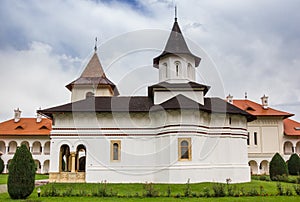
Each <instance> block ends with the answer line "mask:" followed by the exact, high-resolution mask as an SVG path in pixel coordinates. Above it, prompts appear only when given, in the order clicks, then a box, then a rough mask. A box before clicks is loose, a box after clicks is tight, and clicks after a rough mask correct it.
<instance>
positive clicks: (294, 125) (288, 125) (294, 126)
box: [283, 119, 300, 136]
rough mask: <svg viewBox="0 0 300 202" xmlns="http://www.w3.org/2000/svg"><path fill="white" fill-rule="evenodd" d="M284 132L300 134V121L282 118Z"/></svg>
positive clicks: (286, 133) (293, 134)
mask: <svg viewBox="0 0 300 202" xmlns="http://www.w3.org/2000/svg"><path fill="white" fill-rule="evenodd" d="M283 125H284V134H285V135H292V136H298V135H299V136H300V123H299V122H297V121H294V120H292V119H284V120H283Z"/></svg>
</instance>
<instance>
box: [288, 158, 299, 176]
mask: <svg viewBox="0 0 300 202" xmlns="http://www.w3.org/2000/svg"><path fill="white" fill-rule="evenodd" d="M288 170H289V174H290V175H298V174H299V173H300V158H299V156H298V154H292V155H291V156H290V158H289V161H288Z"/></svg>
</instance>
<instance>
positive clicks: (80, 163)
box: [76, 144, 86, 172]
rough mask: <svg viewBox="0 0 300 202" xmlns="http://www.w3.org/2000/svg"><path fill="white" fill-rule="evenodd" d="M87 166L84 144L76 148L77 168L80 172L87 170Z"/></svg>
mask: <svg viewBox="0 0 300 202" xmlns="http://www.w3.org/2000/svg"><path fill="white" fill-rule="evenodd" d="M85 167H86V147H85V146H84V145H82V144H80V145H78V146H77V149H76V170H77V171H78V172H85Z"/></svg>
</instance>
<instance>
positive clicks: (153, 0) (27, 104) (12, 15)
mask: <svg viewBox="0 0 300 202" xmlns="http://www.w3.org/2000/svg"><path fill="white" fill-rule="evenodd" d="M174 2H176V4H177V7H178V20H179V24H180V26H181V28H182V30H183V34H184V36H185V37H186V38H187V39H190V40H192V41H193V42H194V43H195V44H196V45H198V46H199V47H201V48H202V49H204V52H205V53H207V55H205V53H203V51H202V53H203V54H204V55H199V56H200V57H202V58H203V61H202V62H201V64H200V67H199V68H198V70H197V72H198V75H199V80H200V81H205V82H206V84H208V85H211V87H212V89H211V90H210V91H211V93H210V95H211V96H224V95H225V94H228V93H231V94H233V95H234V96H235V97H236V98H243V95H244V92H245V91H247V92H248V94H249V99H252V100H254V101H258V102H260V100H259V98H260V97H261V96H262V95H263V94H267V95H269V97H270V103H271V104H274V106H276V107H277V106H278V107H280V108H281V109H282V110H290V109H293V111H292V113H296V114H299V115H300V109H298V108H300V107H298V108H297V107H294V106H295V103H300V93H299V91H300V85H299V82H298V78H297V77H298V74H299V65H300V61H299V52H300V40H299V35H300V28H299V26H296V25H297V24H298V22H299V20H300V13H299V12H298V9H297V8H298V7H299V1H297V0H289V1H287V2H283V1H280V0H265V1H259V0H243V1H240V0H228V1H211V0H203V1H198V0H188V1H187V0H181V1H173V0H146V1H139V3H140V5H141V7H139V6H127V5H126V4H125V3H124V2H123V3H119V2H118V1H113V2H112V3H103V2H101V1H83V0H79V1H71V0H65V1H62V0H53V1H43V2H40V1H34V0H31V1H26V2H25V1H9V0H6V1H5V0H4V1H1V3H0V17H1V18H2V19H5V21H4V20H3V21H1V22H0V26H1V27H2V29H1V31H0V37H1V38H0V45H2V48H1V47H0V65H1V66H0V72H1V75H0V79H1V82H2V86H1V87H0V88H1V89H0V90H1V93H2V96H3V97H4V98H3V99H2V100H3V101H2V103H1V105H2V106H1V109H2V110H1V112H0V118H2V119H5V118H9V117H10V116H11V114H12V110H13V108H16V107H20V108H21V109H22V108H23V109H24V110H23V111H26V113H28V114H33V108H34V109H35V108H37V107H39V106H42V107H48V106H53V105H58V104H61V103H62V102H67V101H68V100H69V93H68V91H67V90H66V89H65V88H64V86H65V85H66V84H67V83H68V82H70V81H72V80H73V79H75V78H77V77H78V76H79V75H80V72H81V70H82V68H83V65H82V64H80V62H81V60H83V59H85V60H87V59H88V58H89V55H90V54H91V51H92V48H93V46H94V38H95V37H96V36H98V38H99V44H100V49H99V56H100V59H101V60H102V63H103V65H105V66H104V68H108V67H106V66H107V65H108V66H109V65H111V64H110V62H111V61H112V60H114V59H116V57H119V56H120V53H129V52H130V50H137V48H141V47H139V46H137V45H138V44H142V46H143V47H142V48H144V51H142V52H144V54H142V53H141V51H140V52H139V53H134V54H127V55H126V57H123V58H121V59H120V60H119V61H118V62H117V63H118V64H117V63H116V64H114V65H115V66H114V67H113V69H115V71H112V69H110V70H109V69H108V70H107V71H108V77H109V78H110V79H111V80H113V81H115V82H116V83H120V84H122V87H123V88H124V85H126V79H128V77H129V76H131V77H134V79H132V82H131V89H132V91H130V92H129V94H130V93H131V92H133V91H134V92H139V93H142V92H143V90H141V86H142V84H141V81H144V80H146V81H147V83H148V82H150V81H151V79H152V78H153V77H154V76H155V73H156V71H155V69H151V68H152V67H151V64H152V58H147V57H152V56H151V54H152V55H156V54H155V50H154V49H157V47H159V44H158V42H159V43H161V41H151V35H149V36H147V37H142V38H141V37H137V38H136V40H134V41H133V40H132V38H130V39H128V38H127V39H124V41H123V42H120V41H119V43H118V44H117V45H116V47H115V49H114V50H113V49H112V48H111V47H110V48H109V47H107V46H106V45H107V44H110V45H112V43H111V41H118V40H116V39H122V36H126V33H128V32H129V33H130V32H135V31H137V32H138V30H143V29H161V30H164V31H165V30H169V29H170V28H171V26H172V23H173V18H174V8H173V5H174ZM138 8H140V9H139V10H136V9H138ZM155 37H156V36H155ZM155 37H154V38H155ZM143 39H144V40H146V42H148V43H144V41H142V40H143ZM161 39H162V38H161ZM126 40H127V41H126ZM139 40H140V41H139ZM163 40H164V39H163ZM153 44H155V45H153ZM148 46H149V47H150V48H152V49H153V50H152V53H151V54H150V53H148V52H147V51H145V50H146V47H148ZM163 46H164V43H161V45H160V47H161V48H162V47H163ZM124 47H125V49H124ZM149 47H148V48H149ZM118 48H119V50H116V49H118ZM126 48H127V49H126ZM105 51H107V52H109V53H106V52H105ZM110 51H111V52H110ZM128 51H129V52H128ZM193 51H195V52H197V51H196V50H193ZM157 52H159V51H157ZM199 53H200V54H202V53H201V51H199ZM78 58H80V59H78ZM209 58H212V60H213V61H209ZM213 63H215V64H216V65H215V66H214V65H213ZM146 67H147V68H150V69H151V70H149V71H148V69H147V68H146ZM116 70H117V71H116ZM142 70H144V71H145V75H141V74H142ZM136 74H138V75H141V76H136ZM148 75H151V77H149V78H151V79H149V78H148V77H147V76H148ZM157 76H158V75H157ZM216 78H217V79H216ZM153 79H154V80H155V78H153ZM216 80H217V81H216ZM133 81H135V82H133ZM8 84H10V85H8ZM135 84H136V86H134V85H135ZM215 86H217V87H215ZM122 87H120V88H122ZM144 88H146V86H145V87H144ZM214 88H217V89H214ZM219 88H223V89H219ZM53 89H55V95H53V94H52V93H51V92H53ZM127 93H128V92H127ZM290 103H293V107H291V104H290ZM296 106H297V105H296ZM298 117H299V118H298ZM297 119H298V120H300V116H297Z"/></svg>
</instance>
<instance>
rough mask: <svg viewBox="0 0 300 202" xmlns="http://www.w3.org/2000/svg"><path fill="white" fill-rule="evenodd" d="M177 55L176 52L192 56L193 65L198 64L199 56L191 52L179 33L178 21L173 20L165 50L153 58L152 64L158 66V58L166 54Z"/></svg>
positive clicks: (196, 65)
mask: <svg viewBox="0 0 300 202" xmlns="http://www.w3.org/2000/svg"><path fill="white" fill-rule="evenodd" d="M170 54H173V55H177V54H187V55H190V56H192V57H193V58H194V59H195V67H198V66H199V63H200V60H201V58H200V57H198V56H195V55H194V54H192V53H191V51H190V50H189V48H188V46H187V44H186V42H185V40H184V37H183V35H182V33H181V30H180V28H179V25H178V22H177V21H176V20H175V22H174V24H173V28H172V32H171V34H170V36H169V39H168V41H167V44H166V47H165V50H164V51H163V52H162V53H161V54H160V55H159V56H157V57H156V58H154V59H153V66H154V67H156V68H158V63H159V60H160V58H162V57H164V56H166V55H170Z"/></svg>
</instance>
